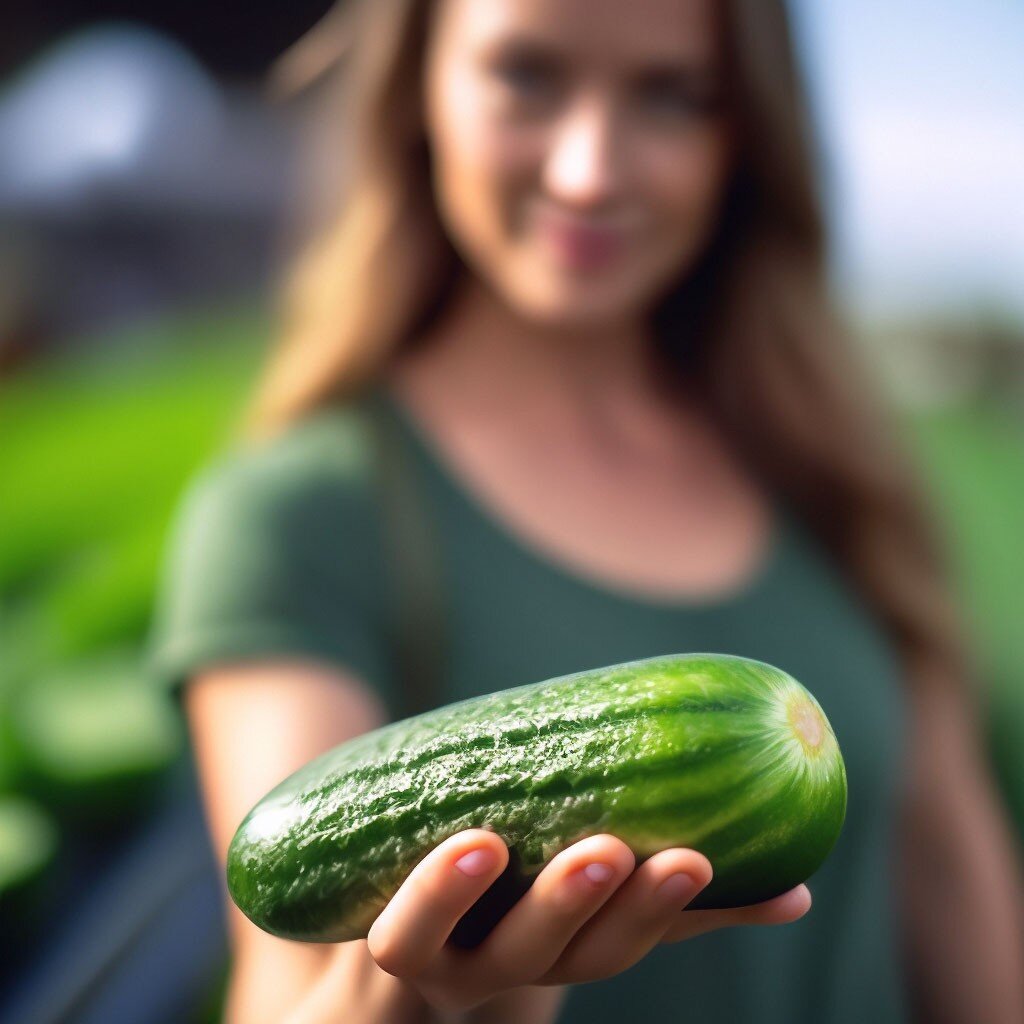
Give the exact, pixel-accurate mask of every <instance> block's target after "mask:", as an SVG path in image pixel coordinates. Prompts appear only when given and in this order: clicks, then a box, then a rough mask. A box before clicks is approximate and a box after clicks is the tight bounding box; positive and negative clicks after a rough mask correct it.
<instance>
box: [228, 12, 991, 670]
mask: <svg viewBox="0 0 1024 1024" xmlns="http://www.w3.org/2000/svg"><path fill="white" fill-rule="evenodd" d="M431 6H432V0H368V2H361V3H355V2H352V0H350V2H349V3H347V4H344V5H343V7H344V10H343V9H342V7H341V6H339V7H337V8H336V9H335V11H333V12H332V13H331V15H329V16H328V18H327V19H325V21H324V22H323V23H322V25H321V26H320V27H319V28H318V29H316V30H314V32H313V33H311V34H310V35H309V36H308V37H307V39H305V40H304V41H303V42H302V43H301V44H300V45H299V46H298V47H297V48H295V49H294V50H293V51H291V52H290V53H289V54H288V55H287V57H286V59H285V60H283V61H282V62H281V63H280V64H279V65H278V68H277V82H278V84H280V83H282V82H283V83H284V85H285V88H286V89H290V88H293V87H294V84H295V81H296V80H297V81H298V82H299V83H300V84H304V82H303V80H304V79H305V78H309V77H317V78H318V79H319V80H320V86H319V87H320V88H321V89H322V90H323V98H322V100H321V101H320V102H321V105H322V109H323V111H324V113H323V115H322V117H321V119H320V123H321V124H322V125H328V126H330V133H331V135H332V136H333V138H335V139H338V138H341V137H343V138H344V144H345V156H344V157H343V158H341V157H340V154H339V157H338V159H340V161H341V163H343V164H344V178H345V180H344V182H339V181H338V180H337V178H338V177H340V176H341V173H340V171H337V168H338V166H339V162H338V159H336V161H335V163H334V164H333V166H334V167H335V170H336V175H335V180H333V181H331V182H328V183H327V184H328V187H329V190H330V194H329V195H328V197H327V202H328V203H329V204H330V206H331V207H332V208H330V209H328V212H327V213H326V214H325V213H324V204H323V203H321V204H319V205H318V206H317V210H318V217H319V222H318V224H319V226H318V227H317V229H316V230H315V231H314V232H313V233H312V236H311V238H310V239H309V241H308V242H307V243H306V245H305V248H304V250H303V251H302V252H301V253H300V254H299V258H298V259H297V260H296V261H295V266H294V271H293V273H292V275H291V279H290V281H289V287H288V289H287V291H286V293H285V296H286V305H285V308H284V310H283V321H282V330H281V338H280V342H279V344H278V345H277V346H276V347H275V349H274V350H273V351H272V353H271V357H270V359H269V360H268V363H267V366H266V367H265V371H264V375H263V378H262V380H261V382H260V384H259V386H258V388H257V390H256V393H255V395H254V397H253V401H252V403H251V406H250V408H249V410H248V415H247V418H246V420H245V423H244V425H243V431H244V437H245V438H247V439H248V440H250V441H253V442H255V441H258V440H259V439H261V438H266V437H268V436H270V435H272V434H274V433H276V432H278V431H279V430H281V429H283V428H284V427H285V426H287V425H288V424H289V423H291V422H293V421H295V420H296V419H298V418H299V417H301V416H303V415H305V414H306V413H308V412H310V411H311V410H314V409H316V408H317V407H319V406H322V405H324V404H326V403H329V402H333V401H336V400H338V399H339V398H341V397H344V396H346V395H351V394H354V393H355V392H357V391H359V390H360V389H361V388H362V387H363V386H364V385H366V384H367V383H369V382H370V381H372V379H373V377H374V375H375V374H376V373H377V372H379V370H380V368H381V367H382V366H383V363H384V361H385V359H386V357H387V356H388V355H389V354H392V353H394V352H395V351H397V349H398V348H399V347H400V346H403V345H406V344H409V343H410V342H411V340H412V339H413V338H414V337H415V336H416V335H417V333H418V331H420V330H421V329H422V328H423V327H424V326H425V325H427V324H428V323H429V321H430V320H431V318H432V317H433V316H435V315H436V314H437V313H438V312H439V311H440V309H441V308H442V307H443V305H444V302H445V299H446V297H447V296H448V294H449V293H450V291H449V290H450V289H451V287H452V284H453V282H454V281H455V280H456V277H457V275H458V274H459V273H460V272H461V271H462V267H461V264H460V261H459V259H458V257H457V255H456V253H455V251H454V249H453V247H452V245H451V243H450V242H449V240H448V239H447V237H446V236H445V233H444V231H443V230H442V227H441V224H440V222H439V219H438V215H437V211H436V209H435V206H434V202H433V198H432V194H431V190H430V184H429V170H430V165H429V152H428V148H427V142H426V139H425V135H424V131H423V127H422V124H421V121H420V117H419V108H420V88H421V76H422V57H423V49H424V40H425V36H426V33H427V28H428V17H429V13H430V8H431ZM721 9H722V12H723V15H724V18H725V22H726V26H725V29H726V32H725V34H726V39H727V45H728V49H729V58H730V63H731V67H732V79H733V81H732V95H733V102H734V109H735V113H736V116H737V117H738V118H739V124H740V132H741V138H742V139H743V144H742V146H741V153H740V157H739V160H738V163H737V167H736V169H735V172H734V175H733V178H732V181H731V185H730V187H729V191H728V194H727V197H726V201H725V203H724V205H723V211H722V216H721V218H720V223H719V225H718V228H717V231H716V232H715V234H714V237H713V239H712V240H711V242H710V244H709V245H708V246H707V248H706V251H705V252H704V254H703V255H702V257H701V258H700V259H699V261H698V263H697V265H696V266H694V267H692V268H691V269H690V270H689V272H688V273H687V275H686V278H685V280H683V281H681V282H680V283H679V286H678V288H677V289H676V290H675V291H673V292H672V293H671V294H670V295H669V296H668V298H666V299H665V300H664V301H663V302H662V303H661V304H660V305H659V308H658V309H656V310H655V311H654V312H653V317H654V320H653V322H654V324H655V326H656V328H657V329H656V331H655V336H656V338H657V344H658V345H659V346H660V347H661V349H662V351H663V354H664V355H667V356H668V357H669V359H670V360H671V361H672V362H673V363H674V364H676V365H678V367H679V369H680V371H681V372H682V373H683V374H685V377H686V379H687V382H688V385H689V388H688V390H692V392H693V393H695V394H696V395H698V396H699V397H700V399H701V401H703V402H704V403H705V405H706V409H707V411H708V413H709V414H710V416H712V417H713V419H714V421H715V423H716V424H717V426H718V428H719V429H720V430H721V431H722V432H723V434H724V436H725V437H726V438H727V440H728V441H729V442H730V443H731V444H732V445H733V447H734V450H736V451H737V452H738V453H739V454H740V456H741V457H742V458H743V459H744V460H745V464H746V465H747V467H748V469H749V471H750V472H751V473H753V474H754V475H756V476H757V477H758V478H759V479H760V480H761V481H762V482H763V483H764V484H765V485H766V486H767V487H768V488H769V489H770V490H771V492H772V493H774V494H777V495H779V496H781V497H782V498H783V499H785V500H786V501H787V502H788V503H789V504H790V506H791V507H792V508H794V509H795V510H796V511H797V512H798V513H799V514H801V517H802V519H803V520H804V521H805V523H806V524H807V526H808V527H809V528H811V529H812V530H813V531H814V533H815V534H816V535H817V537H818V539H819V540H820V541H821V542H822V543H823V545H824V546H825V548H826V549H827V550H828V551H829V552H830V554H831V555H832V557H833V558H834V559H835V560H836V562H837V563H838V565H839V566H840V568H841V569H842V570H843V571H844V572H845V574H846V575H847V577H848V579H849V580H850V581H851V582H852V584H853V585H854V586H855V588H856V589H857V590H858V591H859V593H860V595H861V596H862V598H863V599H864V600H865V602H866V604H867V606H868V607H869V608H871V609H872V610H873V611H874V613H875V614H876V615H877V618H878V621H879V622H880V624H881V625H882V627H883V629H884V630H885V631H886V632H887V634H888V636H889V637H890V639H891V641H892V642H893V643H894V645H895V646H896V649H897V651H898V653H899V654H900V655H901V657H902V658H903V659H904V663H905V665H906V667H907V668H908V671H907V673H906V678H907V682H908V684H909V685H922V681H924V680H927V681H928V683H931V682H932V681H933V680H936V679H939V678H941V679H944V680H947V681H948V680H950V679H955V680H957V682H959V683H960V684H962V685H964V686H968V685H971V684H975V685H976V680H975V678H974V673H973V671H972V666H971V665H970V664H969V656H968V651H967V644H966V640H965V638H964V636H963V633H962V628H961V620H962V617H961V614H960V612H959V609H957V608H956V607H955V605H954V602H953V600H952V597H951V592H950V588H949V586H948V584H947V581H946V579H945V569H944V566H943V565H942V561H941V557H940V545H939V543H938V538H937V537H936V535H935V533H934V532H933V531H934V523H933V521H932V519H931V517H930V516H929V514H928V512H927V506H926V501H925V497H924V493H923V489H922V487H921V485H920V482H919V480H918V479H917V478H916V476H915V474H914V471H913V467H912V466H911V464H910V462H909V460H908V459H907V458H906V457H905V455H903V454H902V453H901V452H900V450H899V448H898V445H897V443H896V438H897V433H898V432H897V430H896V429H895V425H894V422H893V419H892V414H891V413H890V412H889V410H888V409H887V408H886V405H885V403H884V402H883V401H881V399H880V396H879V395H878V394H877V393H876V392H877V390H878V389H877V388H876V387H874V386H873V382H872V380H871V378H870V375H869V374H868V373H867V372H866V370H865V368H864V367H863V366H862V365H861V364H860V362H859V361H858V359H857V358H856V353H855V350H854V348H853V347H852V346H851V345H850V344H849V342H848V341H847V339H846V338H845V336H844V332H843V330H842V327H841V325H840V323H839V319H838V316H837V313H836V311H835V309H834V304H833V302H832V300H831V298H830V295H829V287H828V280H827V273H826V269H827V268H826V250H827V245H826V235H825V228H824V221H823V216H822V212H821V205H820V198H819V195H818V183H817V178H816V173H815V164H816V161H817V158H818V153H817V152H816V149H815V144H814V139H813V133H812V131H811V126H810V122H809V118H808V115H807V108H806V104H805V99H804V88H803V84H802V81H801V76H800V72H799V68H798V65H797V61H796V59H795V54H794V49H793V45H792V40H791V36H790V30H789V25H788V21H787V17H786V13H785V6H784V3H783V2H782V0H724V2H723V3H722V7H721ZM349 41H351V42H352V43H353V45H351V46H346V44H347V43H348V42H349ZM342 50H346V51H347V52H346V55H345V59H344V60H338V59H337V58H338V56H339V53H340V51H342ZM325 68H326V69H328V70H327V71H326V73H324V69H325ZM342 124H344V126H345V127H344V129H343V128H342V127H341V125H342ZM328 152H330V151H328ZM320 155H321V157H323V155H324V154H323V153H321V154H320ZM917 669H921V671H920V672H918V671H916V670H917ZM925 669H927V670H928V671H924V670H925ZM935 669H938V670H939V671H938V673H936V672H935V671H934V670H935ZM925 685H927V684H925Z"/></svg>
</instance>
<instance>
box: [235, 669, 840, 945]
mask: <svg viewBox="0 0 1024 1024" xmlns="http://www.w3.org/2000/svg"><path fill="white" fill-rule="evenodd" d="M845 816H846V768H845V765H844V764H843V759H842V755H841V754H840V752H839V746H838V744H837V742H836V738H835V735H834V733H833V732H832V728H831V726H830V725H829V723H828V720H827V719H826V718H825V715H824V713H823V712H822V710H821V707H820V706H819V705H818V703H817V701H816V700H815V699H814V697H813V696H812V695H811V694H810V693H809V692H808V691H807V690H806V689H805V688H804V687H803V686H801V684H800V683H798V682H797V681H796V680H795V679H793V678H792V676H790V675H788V674H787V673H785V672H783V671H781V670H779V669H777V668H774V667H772V666H771V665H767V664H765V663H763V662H759V661H752V660H749V659H746V658H739V657H734V656H731V655H721V654H687V655H666V656H663V657H656V658H647V659H643V660H640V661H632V662H627V663H625V664H621V665H611V666H608V667H606V668H600V669H594V670H591V671H587V672H577V673H573V674H572V675H567V676H560V677H558V678H556V679H551V680H548V681H546V682H541V683H533V684H530V685H527V686H519V687H516V688H515V689H510V690H503V691H500V692H498V693H493V694H489V695H487V696H483V697H477V698H473V699H472V700H465V701H461V702H459V703H457V704H451V705H448V706H447V707H442V708H437V709H435V710H433V711H429V712H427V713H426V714H423V715H419V716H417V717H415V718H409V719H406V720H404V721H400V722H395V723H392V724H391V725H387V726H385V727H383V728H381V729H377V730H376V731H374V732H370V733H366V734H364V735H362V736H358V737H356V738H355V739H353V740H350V741H349V742H347V743H344V744H342V745H340V746H338V747H335V748H334V749H333V750H331V751H328V752H327V753H325V754H323V755H321V756H320V757H318V758H316V759H314V760H313V761H310V762H309V763H308V764H307V765H305V766H304V767H303V768H301V769H300V770H299V771H297V772H295V773H294V774H293V775H291V776H290V777H289V778H287V779H286V780H285V781H284V782H282V783H281V784H280V785H278V786H277V787H276V788H275V789H273V790H272V791H271V792H270V793H268V794H267V795H266V796H265V797H264V798H263V799H262V800H261V801H260V802H259V803H258V804H257V805H256V806H255V807H254V808H253V809H252V810H251V811H250V812H249V814H248V815H247V816H246V818H245V819H244V821H243V822H242V824H241V825H240V826H239V828H238V831H237V832H236V833H235V836H234V839H233V840H232V842H231V846H230V849H229V851H228V858H227V882H228V889H229V891H230V893H231V897H232V899H233V900H234V902H235V903H236V904H237V905H238V907H239V908H240V909H241V910H242V912H243V913H244V914H245V915H246V916H247V917H248V918H249V919H250V920H251V921H253V922H254V923H255V924H256V925H258V926H259V927H260V928H262V929H263V930H264V931H267V932H270V933H271V934H274V935H278V936H281V937H283V938H288V939H299V940H304V941H308V942H344V941H347V940H350V939H358V938H363V937H365V936H366V934H367V932H368V930H369V928H370V925H371V924H372V923H373V921H374V920H375V919H376V917H377V915H378V914H379V913H380V911H381V910H382V908H383V907H384V906H385V905H386V903H387V901H388V900H389V899H390V898H391V896H392V895H393V894H394V893H395V891H396V890H397V889H398V887H399V886H400V885H401V883H402V882H403V881H404V879H405V878H406V877H407V876H408V875H409V873H410V872H411V870H412V869H413V867H415V865H416V864H417V863H418V862H419V861H420V860H421V859H422V858H423V857H424V856H425V855H426V854H427V853H428V852H429V851H430V850H431V849H433V848H434V847H435V846H437V844H438V843H440V842H441V841H442V840H444V839H446V838H448V837H449V836H451V835H454V834H455V833H456V832H459V831H461V830H463V829H466V828H489V829H491V830H493V831H494V832H496V833H497V834H498V835H499V836H501V837H502V839H503V840H504V841H505V842H506V843H507V844H508V845H509V847H510V851H511V854H512V858H513V865H514V872H515V874H516V875H517V877H518V879H519V882H520V884H519V885H518V886H516V885H513V886H512V891H513V893H514V894H515V895H518V894H520V893H521V892H522V891H525V888H526V887H528V885H529V883H530V881H531V880H532V878H533V877H535V876H536V874H537V873H538V872H539V871H540V869H541V868H542V867H543V866H544V865H545V864H546V863H547V862H549V861H550V860H551V858H552V857H554V855H555V854H556V853H558V852H559V851H560V850H562V849H564V848H565V847H567V846H569V845H571V844H572V843H574V842H576V841H577V840H579V839H582V838H583V837H585V836H588V835H594V834H596V833H601V832H606V833H611V834H612V835H615V836H617V837H618V838H620V839H622V840H623V841H624V842H625V843H627V844H628V845H629V847H630V848H631V849H632V850H633V852H634V853H635V854H636V856H637V858H638V860H642V859H643V858H645V857H648V856H650V855H651V854H653V853H656V852H657V851H659V850H663V849H666V848H667V847H670V846H682V847H688V848H691V849H696V850H699V851H700V852H701V853H703V854H704V855H705V856H706V857H707V858H708V860H710V862H711V865H712V867H713V869H714V878H713V880H712V882H711V884H710V885H709V886H708V887H707V888H706V889H704V890H703V891H702V892H701V893H700V894H698V896H697V898H696V899H695V900H694V901H693V902H692V903H691V904H690V906H691V907H693V908H706V909H707V908H724V907H735V906H743V905H746V904H750V903H757V902H760V901H762V900H766V899H770V898H771V897H773V896H776V895H778V894H780V893H783V892H786V891H787V890H788V889H791V888H793V887H794V886H795V885H798V884H799V883H800V882H803V881H805V880H806V879H807V878H808V877H810V875H811V874H812V873H813V872H814V871H816V870H817V868H818V867H819V866H820V865H821V864H822V862H823V861H824V860H825V858H826V856H827V855H828V853H829V851H830V850H831V849H832V847H833V845H834V844H835V842H836V840H837V838H838V837H839V832H840V830H841V828H842V825H843V821H844V818H845ZM505 902H506V904H507V905H506V906H505V907H504V909H507V906H508V905H511V903H510V902H509V900H508V899H507V898H506V901H505ZM491 916H492V919H491V920H490V922H489V924H490V925H493V923H494V920H493V913H492V915H491ZM478 939H479V936H477V940H478Z"/></svg>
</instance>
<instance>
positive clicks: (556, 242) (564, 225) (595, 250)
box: [540, 214, 626, 270]
mask: <svg viewBox="0 0 1024 1024" xmlns="http://www.w3.org/2000/svg"><path fill="white" fill-rule="evenodd" d="M540 233H541V235H542V237H543V238H544V241H545V242H546V244H547V245H548V246H549V247H550V248H551V249H552V251H553V252H554V254H555V256H556V258H557V259H558V260H559V262H561V263H563V264H565V265H566V266H568V267H571V268H573V269H579V270H596V269H600V268H602V267H607V266H609V265H611V264H612V263H614V262H615V261H616V259H617V258H618V257H619V255H620V253H621V252H622V250H623V248H624V247H625V242H626V235H625V233H624V232H623V231H621V230H616V229H614V228H609V227H604V226H599V225H594V224H588V223H586V222H583V221H575V220H570V219H567V218H565V217H561V216H556V215H553V214H546V215H543V216H542V217H541V218H540Z"/></svg>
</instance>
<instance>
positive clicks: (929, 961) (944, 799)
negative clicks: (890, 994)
mask: <svg viewBox="0 0 1024 1024" xmlns="http://www.w3.org/2000/svg"><path fill="white" fill-rule="evenodd" d="M932 683H934V685H929V684H932ZM911 711H912V716H911V736H910V751H909V772H908V776H907V781H908V785H907V789H906V792H905V802H904V816H903V822H904V826H903V836H902V841H903V848H902V865H901V869H902V870H901V880H902V893H903V899H904V906H903V909H904V920H905V927H904V938H905V942H906V948H907V957H908V961H909V967H910V972H911V979H912V984H913V987H914V990H915V996H916V999H917V1003H918V1010H919V1013H920V1014H921V1017H920V1019H921V1020H922V1021H923V1022H925V1024H973V1022H975V1021H985V1022H986V1024H1019V1022H1020V1021H1024V928H1022V921H1024V915H1022V896H1024V884H1022V876H1021V867H1020V861H1019V850H1018V846H1017V843H1016V842H1015V840H1014V837H1013V834H1012V831H1011V829H1010V827H1009V823H1008V821H1007V817H1006V814H1005V811H1004V809H1003V808H1002V807H1001V806H1000V804H999V801H998V799H997V797H996V789H995V785H994V782H993V779H992V777H991V775H990V773H989V771H988V769H987V764H986V758H985V754H984V748H983V745H982V741H981V738H980V736H979V734H978V727H977V724H976V721H975V718H974V716H973V715H972V714H971V713H970V708H969V706H968V703H967V700H966V696H965V695H964V694H963V693H962V692H961V691H959V690H958V689H957V688H956V686H955V685H954V683H953V682H952V681H951V680H949V679H947V678H946V677H944V676H942V675H935V676H934V677H933V679H924V680H923V681H922V683H921V685H919V686H918V687H916V688H914V693H913V696H912V698H911Z"/></svg>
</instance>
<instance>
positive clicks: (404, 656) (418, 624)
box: [365, 393, 448, 717]
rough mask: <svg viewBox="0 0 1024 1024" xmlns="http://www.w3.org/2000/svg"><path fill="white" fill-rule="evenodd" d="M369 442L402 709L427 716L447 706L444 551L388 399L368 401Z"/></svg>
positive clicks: (405, 713)
mask: <svg viewBox="0 0 1024 1024" xmlns="http://www.w3.org/2000/svg"><path fill="white" fill-rule="evenodd" d="M365 410H366V414H367V415H366V420H367V425H368V427H369V434H370V438H371V454H372V456H373V458H372V469H371V474H372V477H373V480H374V483H375V486H376V488H377V495H378V498H379V507H380V509H381V520H382V529H383V534H384V555H385V560H386V563H387V571H388V575H389V581H390V587H391V589H390V593H391V602H390V606H389V607H391V608H393V609H394V614H393V615H392V616H391V623H390V629H391V638H392V644H393V650H394V652H395V664H396V667H397V674H398V682H399V688H400V693H401V704H400V707H399V708H398V709H397V710H398V713H399V716H400V717H408V716H410V715H417V714H420V713H421V712H423V711H429V710H430V709H431V708H435V707H437V706H438V705H439V704H440V703H441V702H442V694H443V693H444V674H445V672H446V669H447V664H448V661H447V659H448V636H447V623H446V615H445V608H444V600H443V582H442V567H441V545H440V537H439V534H438V529H437V524H436V522H435V520H434V518H433V516H432V515H431V514H430V509H429V508H428V507H427V504H428V503H427V501H426V499H425V496H424V495H423V493H422V489H421V488H419V487H417V480H416V467H415V466H414V465H412V462H411V460H410V458H409V453H408V449H407V447H406V445H405V442H404V439H403V438H402V437H401V435H400V432H399V424H398V423H397V422H396V421H395V418H394V417H393V415H392V414H391V411H390V410H389V409H387V408H385V406H384V399H383V397H382V396H380V395H378V394H376V393H371V394H368V395H367V396H366V404H365Z"/></svg>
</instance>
